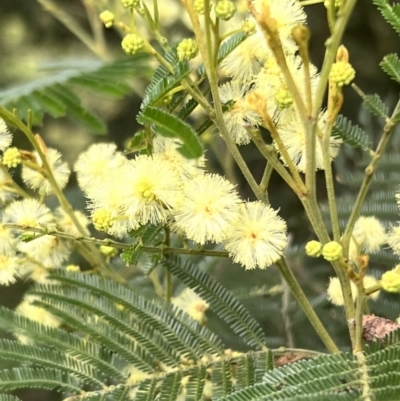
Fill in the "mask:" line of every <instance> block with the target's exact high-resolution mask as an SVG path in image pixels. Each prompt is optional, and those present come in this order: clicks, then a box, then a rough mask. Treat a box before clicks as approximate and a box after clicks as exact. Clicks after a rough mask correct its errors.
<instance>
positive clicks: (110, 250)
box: [100, 245, 118, 258]
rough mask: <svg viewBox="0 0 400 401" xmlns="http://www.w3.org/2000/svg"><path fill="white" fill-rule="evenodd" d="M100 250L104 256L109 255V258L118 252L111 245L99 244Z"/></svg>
mask: <svg viewBox="0 0 400 401" xmlns="http://www.w3.org/2000/svg"><path fill="white" fill-rule="evenodd" d="M100 252H101V253H102V254H103V255H105V256H110V257H111V258H112V257H114V256H116V255H117V254H118V249H117V248H114V247H113V246H106V245H101V246H100Z"/></svg>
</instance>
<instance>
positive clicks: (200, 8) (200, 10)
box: [193, 0, 213, 15]
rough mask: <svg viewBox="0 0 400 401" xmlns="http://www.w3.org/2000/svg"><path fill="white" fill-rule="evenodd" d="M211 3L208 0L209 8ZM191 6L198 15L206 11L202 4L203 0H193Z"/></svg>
mask: <svg viewBox="0 0 400 401" xmlns="http://www.w3.org/2000/svg"><path fill="white" fill-rule="evenodd" d="M212 5H213V4H212V3H211V2H210V10H211V8H212ZM193 7H194V9H195V11H196V12H197V14H199V15H204V13H205V12H206V8H205V6H204V0H194V2H193Z"/></svg>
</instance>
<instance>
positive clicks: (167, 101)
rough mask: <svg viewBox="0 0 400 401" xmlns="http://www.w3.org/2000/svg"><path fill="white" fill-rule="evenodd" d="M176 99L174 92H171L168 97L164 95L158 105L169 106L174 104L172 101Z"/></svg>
mask: <svg viewBox="0 0 400 401" xmlns="http://www.w3.org/2000/svg"><path fill="white" fill-rule="evenodd" d="M173 98H174V92H172V91H169V92H168V93H167V94H166V95H164V96H163V97H162V98H161V99H160V100H159V101H158V104H160V105H162V106H167V105H168V104H170V103H171V102H172V99H173Z"/></svg>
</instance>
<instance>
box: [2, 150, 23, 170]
mask: <svg viewBox="0 0 400 401" xmlns="http://www.w3.org/2000/svg"><path fill="white" fill-rule="evenodd" d="M21 162H22V157H21V153H20V151H19V150H18V149H17V148H14V147H12V148H8V149H7V150H6V151H5V152H4V155H3V164H4V165H5V166H6V167H7V168H12V167H13V168H15V167H17V166H18V164H21Z"/></svg>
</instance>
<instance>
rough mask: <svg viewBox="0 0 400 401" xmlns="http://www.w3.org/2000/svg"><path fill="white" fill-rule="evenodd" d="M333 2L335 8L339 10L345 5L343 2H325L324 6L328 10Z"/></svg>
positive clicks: (339, 0)
mask: <svg viewBox="0 0 400 401" xmlns="http://www.w3.org/2000/svg"><path fill="white" fill-rule="evenodd" d="M331 1H333V3H334V7H335V8H339V7H340V6H341V5H342V3H343V0H325V1H324V6H325V7H326V8H329V7H330V5H331Z"/></svg>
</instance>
